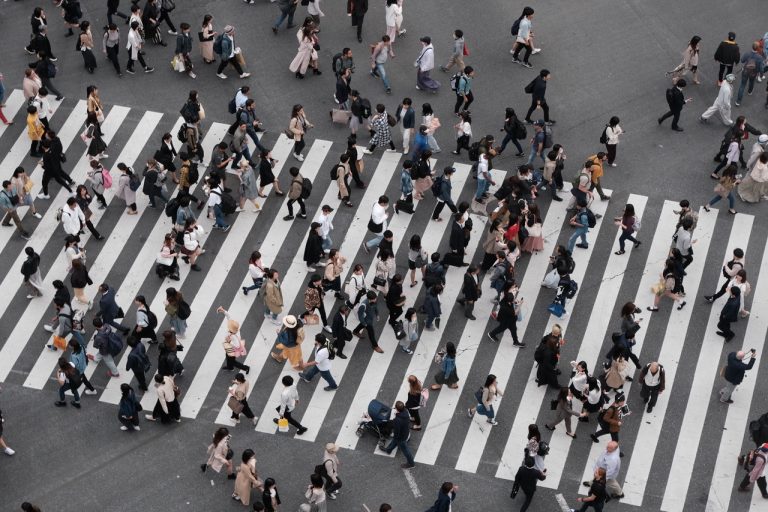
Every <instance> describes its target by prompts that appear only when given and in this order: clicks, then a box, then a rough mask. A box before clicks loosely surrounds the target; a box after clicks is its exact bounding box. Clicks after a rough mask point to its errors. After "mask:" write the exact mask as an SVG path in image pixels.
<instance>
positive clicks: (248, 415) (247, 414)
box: [231, 400, 256, 420]
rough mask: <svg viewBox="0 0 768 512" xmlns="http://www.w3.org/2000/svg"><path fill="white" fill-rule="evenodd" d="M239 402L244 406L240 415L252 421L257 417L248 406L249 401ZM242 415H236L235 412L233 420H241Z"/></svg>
mask: <svg viewBox="0 0 768 512" xmlns="http://www.w3.org/2000/svg"><path fill="white" fill-rule="evenodd" d="M239 402H240V403H241V404H243V410H242V411H241V412H240V414H245V417H246V418H248V419H249V420H252V419H253V418H254V417H255V416H256V415H255V414H253V411H252V410H251V407H250V406H249V405H248V401H247V400H239ZM240 414H235V412H234V411H232V416H231V418H232V419H235V420H236V419H239V418H240Z"/></svg>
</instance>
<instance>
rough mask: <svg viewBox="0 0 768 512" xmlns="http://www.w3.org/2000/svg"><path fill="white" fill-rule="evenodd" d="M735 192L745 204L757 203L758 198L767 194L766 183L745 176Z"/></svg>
mask: <svg viewBox="0 0 768 512" xmlns="http://www.w3.org/2000/svg"><path fill="white" fill-rule="evenodd" d="M737 192H738V194H739V197H740V198H741V200H742V201H744V202H745V203H759V202H760V198H761V197H763V196H764V195H766V194H768V183H765V182H761V181H755V180H753V179H752V177H751V176H749V175H747V177H746V178H744V180H743V181H742V182H741V183H740V184H739V188H738V189H737Z"/></svg>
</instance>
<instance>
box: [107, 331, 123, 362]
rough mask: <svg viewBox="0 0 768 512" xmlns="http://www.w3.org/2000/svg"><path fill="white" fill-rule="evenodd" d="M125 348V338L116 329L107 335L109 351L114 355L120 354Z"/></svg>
mask: <svg viewBox="0 0 768 512" xmlns="http://www.w3.org/2000/svg"><path fill="white" fill-rule="evenodd" d="M121 350H123V339H122V338H121V337H120V335H119V334H117V333H116V332H115V331H110V333H109V335H108V336H107V352H109V355H111V356H112V357H114V356H116V355H118V354H119V353H120V351H121Z"/></svg>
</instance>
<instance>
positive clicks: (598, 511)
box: [579, 501, 605, 512]
mask: <svg viewBox="0 0 768 512" xmlns="http://www.w3.org/2000/svg"><path fill="white" fill-rule="evenodd" d="M603 505H605V502H598V501H588V502H586V503H584V504H583V505H582V506H581V508H580V509H579V512H586V510H587V509H588V508H589V507H592V508H593V509H595V512H603Z"/></svg>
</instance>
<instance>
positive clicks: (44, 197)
mask: <svg viewBox="0 0 768 512" xmlns="http://www.w3.org/2000/svg"><path fill="white" fill-rule="evenodd" d="M37 198H38V199H50V198H51V196H50V195H48V194H38V195H37Z"/></svg>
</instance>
